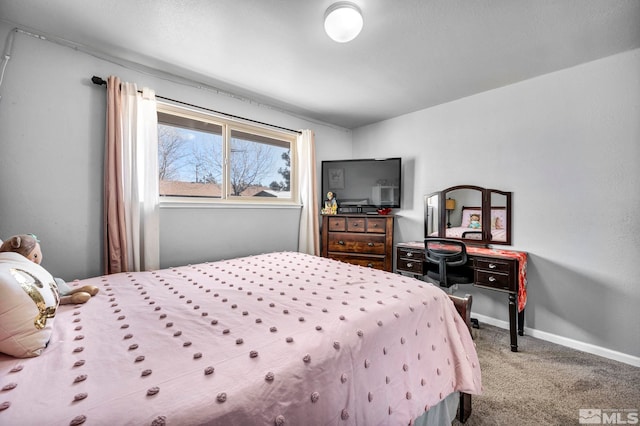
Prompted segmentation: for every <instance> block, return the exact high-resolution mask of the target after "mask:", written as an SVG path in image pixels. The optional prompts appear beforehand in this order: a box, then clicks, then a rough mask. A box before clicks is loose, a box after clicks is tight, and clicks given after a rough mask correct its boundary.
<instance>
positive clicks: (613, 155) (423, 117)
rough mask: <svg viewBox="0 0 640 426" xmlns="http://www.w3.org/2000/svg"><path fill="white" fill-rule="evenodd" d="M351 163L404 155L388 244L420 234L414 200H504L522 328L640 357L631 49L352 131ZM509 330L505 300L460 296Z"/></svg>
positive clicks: (638, 98) (638, 130)
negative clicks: (458, 194)
mask: <svg viewBox="0 0 640 426" xmlns="http://www.w3.org/2000/svg"><path fill="white" fill-rule="evenodd" d="M353 138H354V141H353V144H354V148H353V150H354V155H355V156H356V157H357V156H362V155H367V156H402V157H403V159H404V160H406V167H405V168H404V177H403V182H405V183H406V185H405V186H404V192H403V194H402V195H403V197H404V200H405V201H406V203H405V204H404V209H403V210H402V211H399V212H398V214H399V218H398V220H397V223H396V231H397V232H396V242H398V241H411V240H420V239H422V237H423V222H422V220H423V210H422V209H423V207H422V197H423V195H424V194H428V193H430V192H432V191H436V190H440V189H444V188H447V187H450V186H454V185H459V184H474V185H479V186H484V187H489V188H496V189H502V190H505V191H512V192H513V197H514V200H513V208H514V211H513V226H514V228H513V246H512V248H514V249H518V250H524V251H527V252H529V256H530V257H529V264H528V278H529V286H528V295H529V299H528V304H527V309H526V321H525V325H526V326H528V327H532V328H534V329H536V330H537V331H539V332H542V333H548V334H551V335H555V336H561V337H563V338H567V339H575V340H577V341H580V342H583V343H586V344H587V345H595V346H598V347H602V348H607V349H609V350H612V351H618V352H621V353H623V354H627V355H631V356H633V357H636V360H635V361H636V362H638V357H640V320H639V319H638V306H640V285H639V284H638V279H637V275H638V271H637V269H636V268H637V266H636V265H637V264H638V262H639V259H640V220H639V219H638V212H640V190H639V189H638V188H640V166H639V161H640V50H634V51H629V52H627V53H624V54H620V55H616V56H612V57H608V58H605V59H602V60H598V61H595V62H591V63H587V64H584V65H581V66H577V67H574V68H571V69H567V70H563V71H560V72H556V73H553V74H548V75H545V76H541V77H539V78H535V79H532V80H528V81H524V82H521V83H519V84H514V85H511V86H508V87H504V88H501V89H498V90H493V91H490V92H486V93H482V94H479V95H476V96H472V97H469V98H465V99H460V100H458V101H455V102H451V103H448V104H445V105H441V106H438V107H435V108H430V109H426V110H422V111H418V112H415V113H412V114H407V115H404V116H401V117H397V118H395V119H392V120H388V121H384V122H380V123H377V124H374V125H371V126H367V127H363V128H360V129H357V130H355V131H354V135H353ZM462 291H465V292H467V291H468V292H469V293H472V294H473V295H474V297H475V298H474V307H473V311H474V312H476V313H479V314H481V315H486V316H489V317H493V318H497V319H499V320H503V321H507V320H508V316H507V308H506V296H505V295H502V294H500V293H495V292H490V291H483V290H478V289H473V288H468V287H465V288H464V289H463V290H462Z"/></svg>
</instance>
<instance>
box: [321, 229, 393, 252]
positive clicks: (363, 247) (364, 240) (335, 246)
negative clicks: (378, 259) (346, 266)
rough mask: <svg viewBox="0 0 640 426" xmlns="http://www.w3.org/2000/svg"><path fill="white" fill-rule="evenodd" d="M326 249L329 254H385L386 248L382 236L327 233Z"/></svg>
mask: <svg viewBox="0 0 640 426" xmlns="http://www.w3.org/2000/svg"><path fill="white" fill-rule="evenodd" d="M327 248H328V251H330V252H332V251H339V252H345V253H369V254H385V252H386V248H387V247H386V244H385V236H384V235H372V234H350V233H348V232H329V237H328V241H327Z"/></svg>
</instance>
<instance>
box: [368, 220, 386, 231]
mask: <svg viewBox="0 0 640 426" xmlns="http://www.w3.org/2000/svg"><path fill="white" fill-rule="evenodd" d="M367 232H373V233H376V234H384V233H385V232H387V220H386V219H383V218H367Z"/></svg>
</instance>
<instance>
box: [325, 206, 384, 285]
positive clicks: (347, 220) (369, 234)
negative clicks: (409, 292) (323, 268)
mask: <svg viewBox="0 0 640 426" xmlns="http://www.w3.org/2000/svg"><path fill="white" fill-rule="evenodd" d="M393 221H394V217H393V216H378V215H367V214H364V215H363V214H359V215H356V214H354V215H349V214H341V215H325V216H322V256H323V257H329V258H331V259H336V260H341V261H343V262H348V263H352V264H354V265H361V266H368V267H370V268H375V269H382V270H384V271H388V272H392V271H393Z"/></svg>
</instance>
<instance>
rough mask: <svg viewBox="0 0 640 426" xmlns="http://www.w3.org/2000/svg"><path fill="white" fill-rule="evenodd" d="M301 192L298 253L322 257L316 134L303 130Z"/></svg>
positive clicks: (300, 139)
mask: <svg viewBox="0 0 640 426" xmlns="http://www.w3.org/2000/svg"><path fill="white" fill-rule="evenodd" d="M296 148H297V154H298V171H299V174H300V179H299V180H298V182H299V185H300V187H299V190H300V201H301V203H302V211H301V213H300V214H301V216H300V230H299V234H298V251H299V252H301V253H307V254H314V255H316V256H319V255H320V241H319V239H320V236H319V235H318V233H319V224H318V189H317V185H316V148H315V139H314V134H313V132H312V131H311V130H303V131H302V133H301V134H300V135H299V136H298V140H297V147H296Z"/></svg>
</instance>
